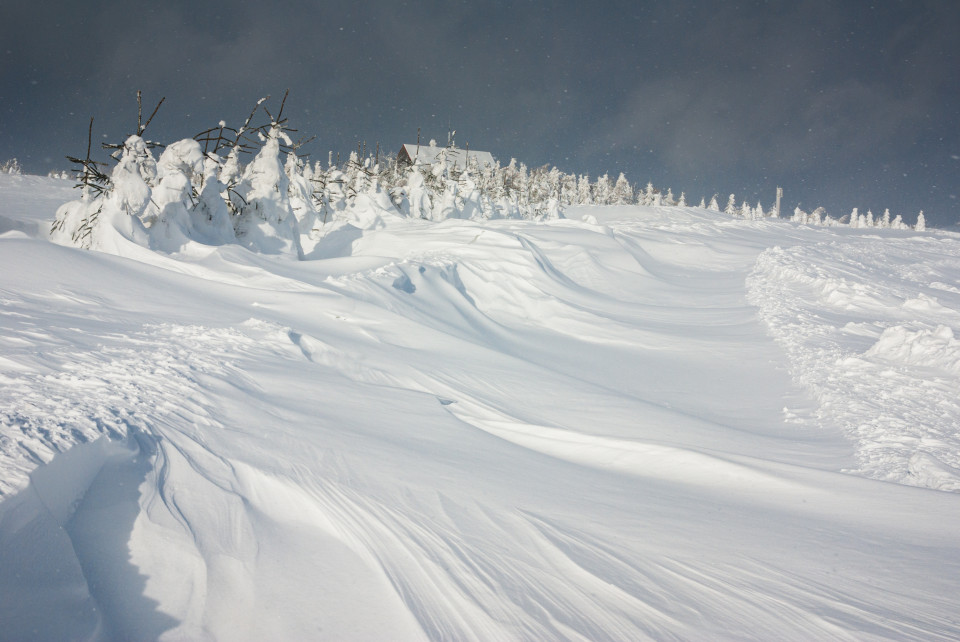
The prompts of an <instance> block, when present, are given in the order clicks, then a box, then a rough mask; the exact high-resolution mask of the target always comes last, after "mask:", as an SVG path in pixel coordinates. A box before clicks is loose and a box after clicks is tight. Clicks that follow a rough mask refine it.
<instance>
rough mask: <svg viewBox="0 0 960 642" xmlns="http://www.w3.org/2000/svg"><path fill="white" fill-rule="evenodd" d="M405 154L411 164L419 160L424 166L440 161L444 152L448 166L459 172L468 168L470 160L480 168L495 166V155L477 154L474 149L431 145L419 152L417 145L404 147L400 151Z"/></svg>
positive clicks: (421, 148) (425, 146) (423, 146)
mask: <svg viewBox="0 0 960 642" xmlns="http://www.w3.org/2000/svg"><path fill="white" fill-rule="evenodd" d="M404 152H406V155H407V156H408V157H409V158H410V161H411V162H414V163H416V162H417V161H418V160H419V161H420V163H421V164H423V165H433V164H434V163H436V162H438V161H439V159H440V154H441V153H442V152H446V158H447V164H448V165H450V166H451V167H454V168H456V169H459V170H464V169H466V168H467V159H468V158H469V160H470V161H471V162H474V161H475V162H476V163H477V165H479V166H480V167H483V166H484V165H487V164H489V165H494V164H495V161H494V160H493V155H492V154H490V152H477V151H474V150H472V149H471V150H466V149H459V148H457V147H452V148H451V147H431V146H429V145H420V146H419V150H418V148H417V145H404V146H403V148H402V149H401V150H400V154H403V153H404Z"/></svg>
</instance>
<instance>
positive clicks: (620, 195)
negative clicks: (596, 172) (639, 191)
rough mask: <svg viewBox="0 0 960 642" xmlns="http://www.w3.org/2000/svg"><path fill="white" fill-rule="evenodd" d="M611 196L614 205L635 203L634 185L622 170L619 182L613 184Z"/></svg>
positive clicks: (618, 178)
mask: <svg viewBox="0 0 960 642" xmlns="http://www.w3.org/2000/svg"><path fill="white" fill-rule="evenodd" d="M610 198H611V203H612V204H613V205H628V204H630V203H633V187H631V186H630V181H628V180H627V177H626V176H624V175H623V172H620V176H618V177H617V182H616V183H615V184H614V186H613V192H612V194H611V196H610Z"/></svg>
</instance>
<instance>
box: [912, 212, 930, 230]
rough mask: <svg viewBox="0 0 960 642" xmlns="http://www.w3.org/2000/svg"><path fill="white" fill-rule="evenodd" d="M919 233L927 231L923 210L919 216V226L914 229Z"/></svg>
mask: <svg viewBox="0 0 960 642" xmlns="http://www.w3.org/2000/svg"><path fill="white" fill-rule="evenodd" d="M913 229H914V230H916V231H917V232H924V231H926V229H927V220H926V219H925V218H924V217H923V210H920V213H919V214H917V224H916V225H915V226H914V227H913Z"/></svg>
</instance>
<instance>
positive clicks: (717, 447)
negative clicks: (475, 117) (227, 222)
mask: <svg viewBox="0 0 960 642" xmlns="http://www.w3.org/2000/svg"><path fill="white" fill-rule="evenodd" d="M180 151H182V152H183V154H180V156H179V158H181V159H188V158H190V154H188V153H187V152H189V150H180ZM168 161H169V162H168ZM185 162H186V161H185ZM190 162H192V161H190ZM159 164H160V166H161V173H163V172H167V174H165V175H167V176H174V173H173V171H174V169H175V165H176V162H175V159H173V158H168V159H161V162H160V163H159ZM271 170H272V168H271ZM170 189H171V191H170V198H169V199H168V201H169V203H171V204H173V205H175V204H176V203H177V198H178V197H177V192H176V185H175V184H174V183H173V182H171V183H170ZM74 195H75V192H73V191H72V190H71V186H70V184H69V182H65V181H59V180H55V179H40V178H36V177H28V176H8V175H0V638H3V639H94V640H101V639H116V640H127V639H160V640H181V639H220V640H263V639H277V640H282V639H286V640H304V639H331V640H365V639H366V640H384V639H390V640H419V639H477V640H488V639H504V640H507V639H509V640H513V639H517V640H523V639H531V640H543V639H572V640H587V639H589V640H604V639H610V640H624V639H630V640H637V639H758V640H769V639H837V640H862V639H898V640H902V639H917V640H932V639H943V640H947V639H956V638H957V637H960V615H958V614H960V597H958V596H960V493H957V492H953V491H958V490H960V402H958V399H960V394H958V393H960V340H958V338H957V337H960V289H958V287H957V286H958V285H960V235H957V234H952V233H947V232H936V231H929V230H928V231H926V232H924V233H922V234H920V233H914V232H912V231H902V230H891V229H877V228H871V229H870V230H869V231H865V230H858V229H850V228H847V227H830V228H812V227H808V226H803V225H797V224H794V223H790V222H787V221H781V220H763V221H746V220H742V219H730V218H728V217H725V216H723V215H722V214H719V213H715V212H709V211H707V210H702V209H698V208H679V207H639V206H624V207H575V208H568V210H567V211H566V212H565V216H566V218H564V219H557V220H547V221H541V222H534V221H523V220H492V221H471V220H446V221H441V222H431V221H426V220H418V219H402V218H400V217H396V216H393V217H384V216H379V215H377V221H376V224H371V225H362V226H361V225H354V224H349V223H344V222H343V221H339V222H336V223H331V224H329V229H326V230H325V232H324V233H323V235H322V236H320V237H319V238H318V239H315V241H316V243H315V245H311V246H310V248H308V251H306V252H305V255H304V257H305V258H306V259H307V260H303V261H297V260H294V259H293V258H291V257H290V256H288V255H286V254H272V255H271V254H265V253H256V252H252V251H250V250H249V249H246V248H244V247H241V246H239V245H237V244H224V245H217V246H208V245H201V244H200V243H197V242H190V243H185V244H181V245H180V246H178V248H174V247H173V245H171V248H173V249H170V248H155V249H154V250H151V249H147V248H146V247H143V246H141V245H137V244H133V243H124V242H122V239H116V240H114V241H113V242H112V244H111V245H110V246H109V247H104V248H103V249H106V250H108V251H109V252H111V253H106V252H100V251H87V250H80V249H75V248H71V247H65V246H61V245H56V244H53V243H51V242H50V241H49V240H48V239H47V234H46V231H47V230H48V229H49V225H50V222H51V221H52V220H53V217H54V213H55V211H56V209H57V207H59V205H60V204H61V203H63V202H65V201H68V200H70V199H71V198H73V197H74ZM264 198H266V196H264ZM371 207H372V206H371ZM354 218H357V220H358V221H359V220H360V219H361V218H362V217H361V213H359V212H358V213H356V215H355V217H354ZM273 223H277V224H278V222H277V221H273ZM285 233H286V232H285ZM251 246H253V244H251Z"/></svg>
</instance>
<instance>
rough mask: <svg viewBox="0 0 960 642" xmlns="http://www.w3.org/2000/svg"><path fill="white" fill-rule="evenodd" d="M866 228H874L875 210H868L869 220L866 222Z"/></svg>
mask: <svg viewBox="0 0 960 642" xmlns="http://www.w3.org/2000/svg"><path fill="white" fill-rule="evenodd" d="M865 223H866V227H873V210H871V209H869V208H868V209H867V220H866V221H865Z"/></svg>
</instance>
